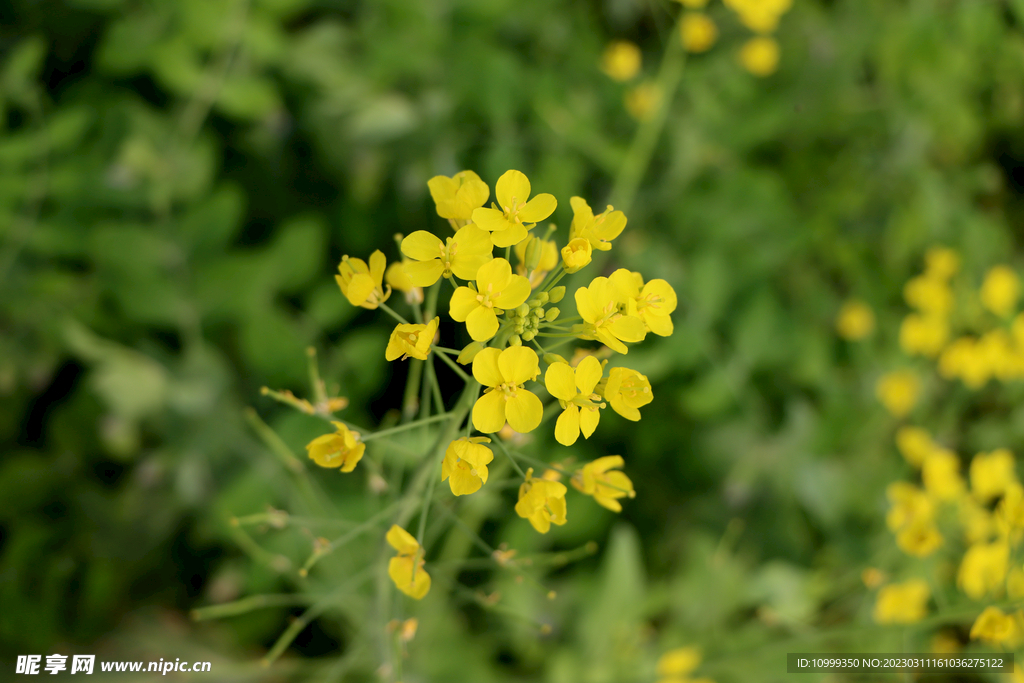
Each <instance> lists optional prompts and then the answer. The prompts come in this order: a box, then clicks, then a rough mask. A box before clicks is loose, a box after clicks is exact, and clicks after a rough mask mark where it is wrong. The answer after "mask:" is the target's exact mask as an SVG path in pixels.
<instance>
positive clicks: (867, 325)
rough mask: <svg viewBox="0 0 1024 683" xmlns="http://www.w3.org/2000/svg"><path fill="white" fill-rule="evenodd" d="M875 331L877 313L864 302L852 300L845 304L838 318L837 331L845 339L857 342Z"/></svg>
mask: <svg viewBox="0 0 1024 683" xmlns="http://www.w3.org/2000/svg"><path fill="white" fill-rule="evenodd" d="M874 329H875V312H874V311H872V310H871V307H870V306H868V305H867V304H866V303H864V302H863V301H859V300H856V299H852V300H850V301H847V302H846V303H844V304H843V306H842V308H840V309H839V315H838V316H836V331H837V332H838V333H839V336H840V337H842V338H843V339H849V340H850V341H857V340H859V339H863V338H864V337H866V336H868V335H869V334H871V333H872V332H873V331H874Z"/></svg>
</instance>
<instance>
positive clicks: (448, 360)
mask: <svg viewBox="0 0 1024 683" xmlns="http://www.w3.org/2000/svg"><path fill="white" fill-rule="evenodd" d="M434 348H435V349H436V348H437V347H436V346H435V347H434ZM459 353H461V351H460V352H459ZM437 357H438V358H440V359H441V360H442V361H444V364H445V365H447V366H448V367H450V368H451V369H452V370H454V371H455V374H456V375H458V376H459V377H461V378H462V381H463V382H467V383H468V382H469V381H470V380H472V379H473V378H472V377H470V376H469V375H468V374H466V371H465V370H463V369H462V368H460V367H459V366H458V364H457V363H456V362H455V361H453V360H452V359H451V358H449V357H448V356H446V355H444V354H443V353H439V354H437Z"/></svg>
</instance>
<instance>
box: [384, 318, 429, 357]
mask: <svg viewBox="0 0 1024 683" xmlns="http://www.w3.org/2000/svg"><path fill="white" fill-rule="evenodd" d="M440 321H441V319H440V318H434V319H433V320H431V321H430V322H429V323H427V324H426V325H420V324H415V323H414V324H407V323H400V324H398V325H397V326H395V329H394V331H393V332H392V333H391V338H390V339H389V340H388V347H387V349H385V351H384V357H385V358H387V359H388V360H397V359H399V358H401V359H402V360H405V359H406V358H409V357H410V356H412V357H413V358H418V359H419V360H426V359H427V354H429V353H430V345H431V344H433V343H434V335H435V334H437V325H438V323H440Z"/></svg>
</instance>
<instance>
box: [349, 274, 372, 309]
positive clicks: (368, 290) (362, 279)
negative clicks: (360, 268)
mask: <svg viewBox="0 0 1024 683" xmlns="http://www.w3.org/2000/svg"><path fill="white" fill-rule="evenodd" d="M374 289H375V285H374V284H373V279H372V278H371V277H370V276H369V275H368V274H366V273H356V274H355V275H353V276H352V280H351V282H349V283H348V291H346V292H345V298H346V299H348V302H349V303H350V304H352V305H353V306H362V305H363V304H365V303H366V300H367V299H368V298H370V294H372V293H373V290H374Z"/></svg>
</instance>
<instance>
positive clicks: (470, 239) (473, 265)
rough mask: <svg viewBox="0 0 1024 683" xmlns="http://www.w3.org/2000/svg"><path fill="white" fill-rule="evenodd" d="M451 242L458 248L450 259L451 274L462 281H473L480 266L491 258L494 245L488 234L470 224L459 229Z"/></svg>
mask: <svg viewBox="0 0 1024 683" xmlns="http://www.w3.org/2000/svg"><path fill="white" fill-rule="evenodd" d="M453 242H454V243H455V244H456V245H458V248H457V249H456V252H455V256H454V257H453V259H452V272H453V273H455V275H456V276H458V277H460V278H462V279H463V280H475V279H476V276H477V273H478V271H479V270H480V266H482V265H483V264H485V263H487V262H488V261H490V260H491V258H492V253H491V252H492V250H493V248H494V245H493V244H492V243H491V235H490V233H489V232H487V231H486V230H482V229H480V228H478V227H477V226H476V225H474V224H472V223H470V224H469V225H466V226H465V227H462V228H459V231H458V232H457V233H455V237H454V238H453Z"/></svg>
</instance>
